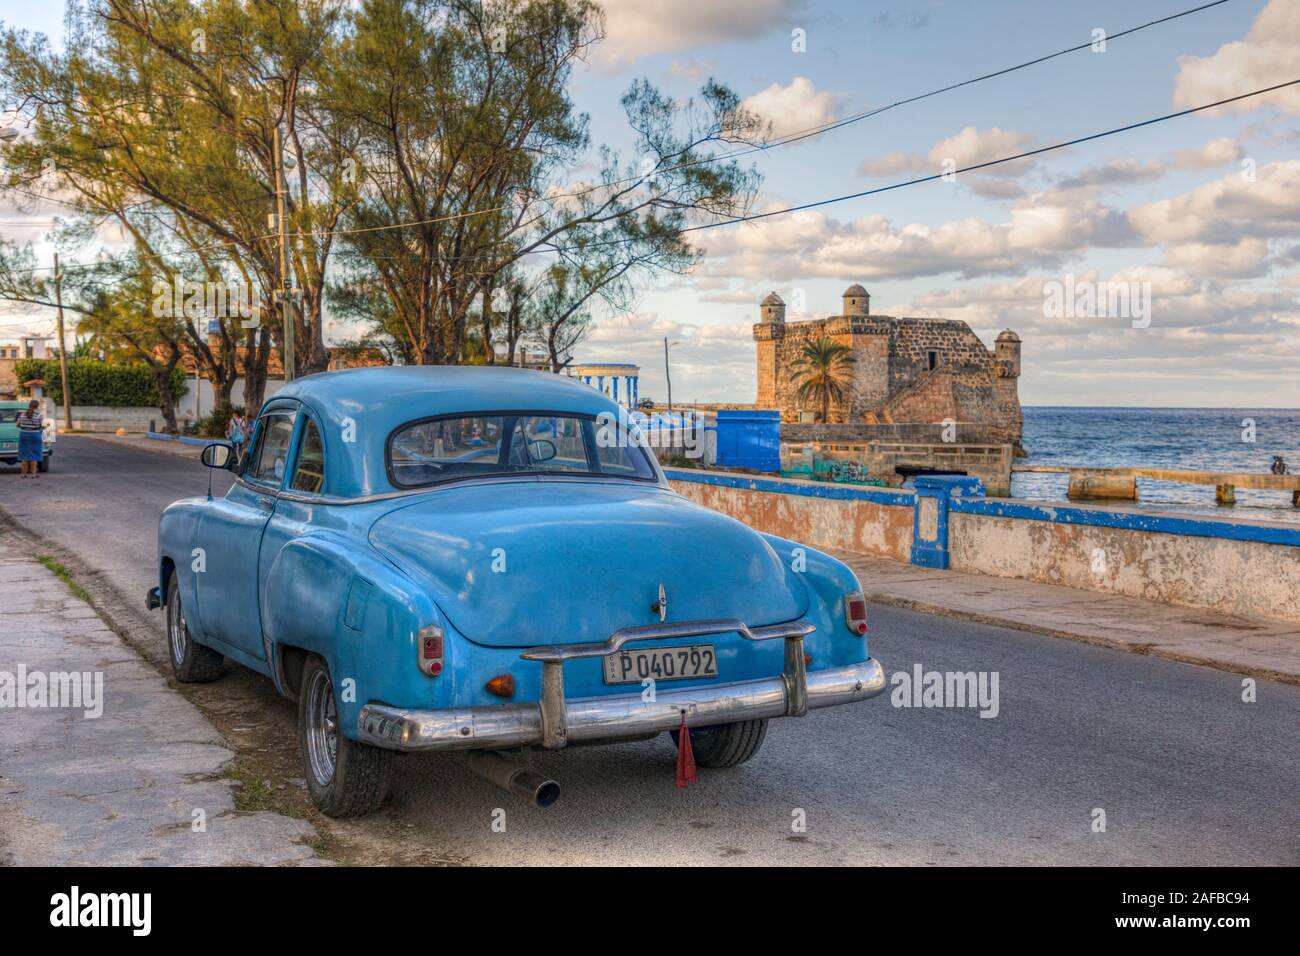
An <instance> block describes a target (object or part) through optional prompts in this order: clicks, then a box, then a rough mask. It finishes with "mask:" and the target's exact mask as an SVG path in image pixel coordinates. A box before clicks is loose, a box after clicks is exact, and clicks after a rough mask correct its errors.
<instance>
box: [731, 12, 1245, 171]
mask: <svg viewBox="0 0 1300 956" xmlns="http://www.w3.org/2000/svg"><path fill="white" fill-rule="evenodd" d="M1227 2H1228V0H1213V2H1211V3H1205V4H1202V5H1201V6H1199V7H1192V8H1191V9H1190V10H1183V11H1182V12H1180V13H1174V14H1170V15H1169V16H1167V17H1161V18H1159V19H1158V20H1150V21H1148V22H1147V23H1143V24H1141V25H1139V26H1135V27H1129V28H1128V29H1127V30H1121V31H1120V32H1118V33H1112V34H1108V35H1107V36H1106V37H1105V38H1104V39H1105V40H1106V42H1110V41H1111V40H1118V39H1119V38H1120V37H1124V36H1129V35H1130V34H1133V33H1137V32H1139V31H1141V30H1145V29H1147V28H1148V27H1154V26H1159V25H1160V24H1162V23H1169V22H1170V21H1171V20H1177V19H1179V18H1181V17H1186V16H1191V15H1192V14H1193V13H1200V12H1201V11H1203V10H1208V9H1210V8H1211V7H1217V6H1219V5H1221V4H1224V3H1227ZM1093 42H1094V41H1092V40H1089V41H1088V42H1087V43H1080V44H1078V45H1077V46H1072V47H1066V48H1065V49H1064V50H1057V51H1056V52H1055V53H1048V54H1047V55H1045V56H1040V57H1035V58H1034V59H1032V60H1026V61H1025V62H1024V63H1017V64H1016V65H1015V66H1008V67H1005V68H1003V69H1001V70H995V71H994V72H992V73H985V74H984V75H983V76H977V77H973V78H972V79H969V80H962V81H961V82H960V83H952V84H949V85H948V86H943V87H940V88H939V89H937V90H931V91H930V92H929V93H921V94H920V95H918V96H910V97H908V98H907V99H903V100H897V101H895V102H893V103H890V104H889V105H888V106H881V107H878V108H877V109H874V110H868V111H867V112H865V113H858V114H855V115H853V116H849V117H845V118H844V119H842V120H832V121H830V122H827V123H822V124H821V125H820V126H810V127H807V128H806V129H803V130H796V131H794V132H792V133H787V134H785V135H784V136H781V137H778V140H779V141H778V142H774V143H772V144H770V145H767V146H756V147H753V148H751V149H747V150H745V151H743V152H737V153H733V154H732V155H736V156H743V155H745V154H746V153H750V152H756V151H762V150H765V149H770V148H771V147H772V146H785V145H786V144H787V143H796V142H799V141H800V140H803V139H807V138H808V137H809V136H816V135H818V134H820V133H825V132H829V131H830V130H833V129H839V128H840V127H841V126H848V125H849V124H851V123H857V122H859V121H860V120H864V119H868V118H870V117H872V116H879V115H880V114H881V113H885V112H888V111H889V110H892V109H894V108H895V107H898V106H906V105H907V104H909V103H916V102H919V101H921V100H925V99H929V98H930V97H932V96H938V95H939V94H941V93H949V92H951V91H952V90H956V89H960V88H961V87H963V86H970V85H971V84H972V83H982V82H983V81H985V80H991V79H994V78H995V77H999V76H1005V75H1007V74H1008V73H1014V72H1016V71H1017V70H1023V69H1025V68H1027V67H1031V66H1037V65H1038V64H1040V63H1046V62H1047V61H1048V60H1054V59H1056V58H1057V57H1060V56H1065V55H1066V54H1069V53H1078V52H1079V51H1080V50H1090V49H1092V46H1093Z"/></svg>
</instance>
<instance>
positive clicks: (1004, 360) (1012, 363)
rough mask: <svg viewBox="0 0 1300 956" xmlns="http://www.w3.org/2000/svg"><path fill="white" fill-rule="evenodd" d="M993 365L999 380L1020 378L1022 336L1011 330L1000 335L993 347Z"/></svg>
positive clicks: (1003, 331)
mask: <svg viewBox="0 0 1300 956" xmlns="http://www.w3.org/2000/svg"><path fill="white" fill-rule="evenodd" d="M993 363H994V367H995V368H997V372H998V377H999V378H1019V377H1020V336H1018V335H1016V333H1015V332H1012V331H1011V330H1010V329H1003V330H1002V331H1001V332H1000V333H998V337H997V340H996V341H995V343H994V346H993Z"/></svg>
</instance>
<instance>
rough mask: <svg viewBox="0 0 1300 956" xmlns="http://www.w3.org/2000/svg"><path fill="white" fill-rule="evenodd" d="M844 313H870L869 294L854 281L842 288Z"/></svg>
mask: <svg viewBox="0 0 1300 956" xmlns="http://www.w3.org/2000/svg"><path fill="white" fill-rule="evenodd" d="M843 301H844V312H843V314H844V315H870V314H871V294H870V293H869V292H867V290H866V289H864V288H862V286H860V285H858V284H857V283H856V282H855V283H853V285H851V286H849V287H848V288H847V289H845V290H844V296H843Z"/></svg>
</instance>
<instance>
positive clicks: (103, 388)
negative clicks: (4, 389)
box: [14, 359, 187, 408]
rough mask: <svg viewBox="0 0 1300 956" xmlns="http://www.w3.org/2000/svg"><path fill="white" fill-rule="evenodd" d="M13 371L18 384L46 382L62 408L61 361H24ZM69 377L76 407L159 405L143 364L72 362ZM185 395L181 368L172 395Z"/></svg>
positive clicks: (174, 377)
mask: <svg viewBox="0 0 1300 956" xmlns="http://www.w3.org/2000/svg"><path fill="white" fill-rule="evenodd" d="M14 371H15V373H16V375H17V377H18V382H19V384H22V383H23V382H28V381H31V380H32V379H34V378H39V379H43V380H44V381H45V394H46V395H47V396H49V398H50V399H52V400H53V401H55V402H57V403H58V404H60V405H62V404H63V376H62V374H61V371H60V368H59V360H58V359H23V360H21V361H20V362H18V364H17V365H16V366H15V368H14ZM68 376H69V377H70V378H71V379H72V402H73V404H74V405H111V406H114V407H116V408H123V407H127V406H132V407H136V408H142V407H145V406H152V407H157V406H158V405H159V404H160V402H159V398H158V389H157V387H156V386H155V384H154V376H153V372H152V371H150V369H149V366H147V365H144V364H136V365H110V364H108V363H106V362H99V361H96V360H94V359H73V360H72V361H70V362H68ZM186 391H187V389H186V387H185V372H184V371H182V370H181V369H180V368H179V367H178V368H176V369H174V370H173V371H172V395H173V396H174V397H175V398H178V399H179V398H180V397H181V396H182V395H184V394H185V392H186Z"/></svg>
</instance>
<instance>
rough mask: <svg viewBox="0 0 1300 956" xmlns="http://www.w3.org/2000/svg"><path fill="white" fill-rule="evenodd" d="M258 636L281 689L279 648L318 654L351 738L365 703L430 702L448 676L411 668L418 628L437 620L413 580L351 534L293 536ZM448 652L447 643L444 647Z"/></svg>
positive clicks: (277, 566) (280, 558)
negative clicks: (431, 675)
mask: <svg viewBox="0 0 1300 956" xmlns="http://www.w3.org/2000/svg"><path fill="white" fill-rule="evenodd" d="M259 599H260V600H261V602H262V634H263V638H264V640H266V641H268V642H269V643H270V645H271V652H272V655H273V661H274V672H275V674H276V682H277V685H278V689H279V690H280V692H281V693H284V694H286V695H288V688H286V687H285V686H283V678H282V674H283V669H282V667H283V649H284V648H285V647H286V646H288V647H295V648H300V649H302V650H304V651H308V652H310V653H314V654H319V655H320V656H321V657H323V658H324V659H325V661H326V662H327V663H328V664H329V668H330V675H331V676H332V677H333V679H334V685H335V696H336V703H337V706H338V708H339V716H340V723H341V725H342V726H341V729H342V731H343V733H344V735H345V736H347V737H349V738H355V736H356V728H357V717H358V715H359V711H360V708H361V706H362V705H363V704H366V703H369V702H370V701H383V702H392V703H395V704H396V703H406V702H411V703H409V704H406V705H407V706H411V705H414V704H416V703H418V704H419V706H425V707H428V706H433V705H434V703H435V698H436V697H437V696H439V695H441V694H445V693H447V692H448V690H449V684H450V680H449V679H444V678H449V676H450V675H448V674H446V673H444V675H443V676H442V677H439V678H429V677H427V676H425V675H424V674H423V673H422V672H421V671H420V670H419V667H418V666H417V659H418V658H417V654H418V645H417V640H418V638H417V632H418V631H419V629H420V628H421V627H423V626H425V625H428V624H439V625H442V619H441V616H440V615H439V614H438V612H437V610H436V609H435V607H434V605H433V602H432V601H430V600H429V598H428V596H427V595H425V594H424V593H423V592H422V591H421V590H420V589H419V588H418V587H417V586H416V585H415V584H414V583H413V582H411V581H410V579H409V578H407V577H406V576H405V575H404V574H402V573H401V572H400V571H398V570H397V569H396V568H394V567H393V565H392V564H391V563H390V562H388V561H386V560H385V559H384V558H383V557H382V556H380V555H377V554H375V553H374V552H372V551H371V550H370V549H369V548H367V547H366V546H365V545H361V546H360V547H358V543H357V541H356V539H355V538H353V537H345V536H343V535H340V534H337V533H335V532H332V531H318V532H310V533H308V534H304V535H301V536H299V537H297V538H294V539H293V540H292V541H290V542H289V543H288V544H286V545H285V546H284V547H283V548H282V549H281V550H280V553H279V554H278V555H277V556H276V558H275V561H274V562H273V563H272V565H271V568H270V570H269V571H268V572H267V575H266V579H265V580H264V581H263V582H262V586H261V593H260V598H259ZM448 653H450V648H448Z"/></svg>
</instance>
